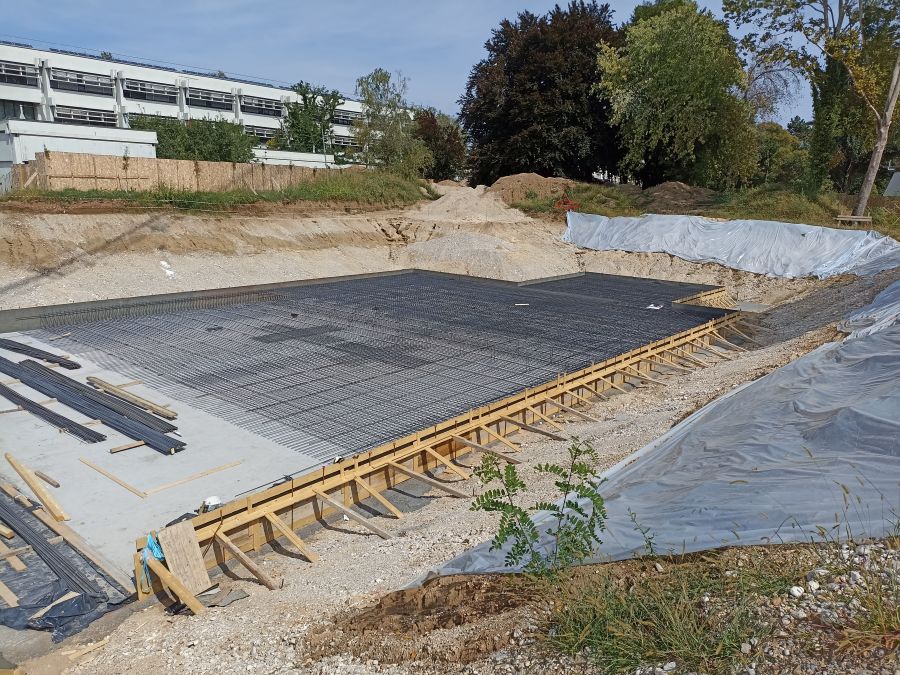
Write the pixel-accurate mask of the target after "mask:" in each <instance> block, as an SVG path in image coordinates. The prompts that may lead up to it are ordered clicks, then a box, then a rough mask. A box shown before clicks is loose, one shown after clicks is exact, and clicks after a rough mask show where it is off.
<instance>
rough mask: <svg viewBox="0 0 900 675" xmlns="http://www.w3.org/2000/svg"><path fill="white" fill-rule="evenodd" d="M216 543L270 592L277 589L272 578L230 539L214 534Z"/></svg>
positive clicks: (220, 533)
mask: <svg viewBox="0 0 900 675" xmlns="http://www.w3.org/2000/svg"><path fill="white" fill-rule="evenodd" d="M216 541H218V542H219V544H221V545H222V546H223V547H225V549H227V550H228V552H229V553H231V555H233V556H234V557H235V558H236V559H237V561H238V562H239V563H241V565H243V566H244V567H246V568H247V570H248V571H249V572H250V574H252V575H253V576H255V577H256V578H257V579H258V580H259V582H260V583H261V584H262V585H263V586H265V587H266V588H268V589H269V590H270V591H274V590H275V589H276V588H278V584H277V583H276V582H275V580H274V579H272V577H270V576H269V575H268V574H266V573H265V572H264V571H263V570H262V569H261V568H260V567H259V565H257V564H256V563H255V562H253V561H252V560H250V558H249V557H248V556H247V554H246V553H244V552H243V551H242V550H241V549H240V548H238V547H237V546H236V545H235V544H234V542H233V541H231V539H229V538H228V537H226V536H225V535H224V534H223V533H222V532H216Z"/></svg>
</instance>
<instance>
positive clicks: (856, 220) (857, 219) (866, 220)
mask: <svg viewBox="0 0 900 675" xmlns="http://www.w3.org/2000/svg"><path fill="white" fill-rule="evenodd" d="M834 219H835V220H836V221H838V222H839V223H841V224H842V225H843V224H847V223H849V224H850V225H871V224H872V216H835V217H834Z"/></svg>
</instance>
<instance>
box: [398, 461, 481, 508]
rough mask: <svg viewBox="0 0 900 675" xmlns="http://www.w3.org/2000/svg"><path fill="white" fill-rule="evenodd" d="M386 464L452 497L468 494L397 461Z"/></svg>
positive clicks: (463, 496)
mask: <svg viewBox="0 0 900 675" xmlns="http://www.w3.org/2000/svg"><path fill="white" fill-rule="evenodd" d="M388 465H389V466H390V467H392V468H393V469H394V470H395V471H399V472H400V473H402V474H404V475H407V476H409V477H410V478H415V479H416V480H417V481H419V482H422V483H425V484H426V485H430V486H431V487H433V488H435V489H436V490H443V491H444V492H446V493H447V494H448V495H453V496H454V497H462V498H463V499H467V498H468V497H469V495H467V494H466V493H465V492H461V491H460V490H456V489H454V488H452V487H450V486H449V485H445V484H444V483H441V482H440V481H437V480H435V479H434V478H429V477H428V476H423V475H422V474H420V473H417V472H415V471H413V470H412V469H407V468H406V467H405V466H403V465H402V464H399V463H397V462H388Z"/></svg>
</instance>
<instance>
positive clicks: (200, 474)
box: [145, 459, 244, 495]
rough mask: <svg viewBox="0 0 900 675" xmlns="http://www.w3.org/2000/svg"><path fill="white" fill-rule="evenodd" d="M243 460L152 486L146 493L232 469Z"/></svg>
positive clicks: (152, 492) (160, 490) (149, 493)
mask: <svg viewBox="0 0 900 675" xmlns="http://www.w3.org/2000/svg"><path fill="white" fill-rule="evenodd" d="M243 461H244V460H242V459H239V460H237V461H234V462H229V463H228V464H223V465H222V466H215V467H213V468H212V469H207V470H206V471H201V472H199V473H195V474H192V475H190V476H187V477H185V478H181V479H179V480H176V481H173V482H171V483H166V484H165V485H160V486H158V487H155V488H150V489H149V490H147V491H146V493H145V494H147V495H153V494H156V493H157V492H162V491H163V490H168V489H169V488H173V487H176V486H177V485H183V484H184V483H190V482H191V481H192V480H197V479H198V478H203V477H204V476H208V475H209V474H211V473H216V472H218V471H224V470H225V469H230V468H232V467H235V466H237V465H238V464H240V463H241V462H243Z"/></svg>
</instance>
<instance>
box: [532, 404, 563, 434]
mask: <svg viewBox="0 0 900 675" xmlns="http://www.w3.org/2000/svg"><path fill="white" fill-rule="evenodd" d="M527 409H528V410H529V411H530V412H531V413H532V414H533V415H534V416H535V417H537V418H538V419H541V420H544V423H546V424H548V425H550V426H551V427H553V428H554V429H556V430H557V431H562V430H563V428H562V427H561V426H559V425H558V424H557V423H556V422H554V421H553V420H551V419H550V418H549V417H547V416H546V415H545V414H543V413H542V412H541V411H540V410H538V409H537V408H535V407H534V406H533V405H530V406H528V408H527Z"/></svg>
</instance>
